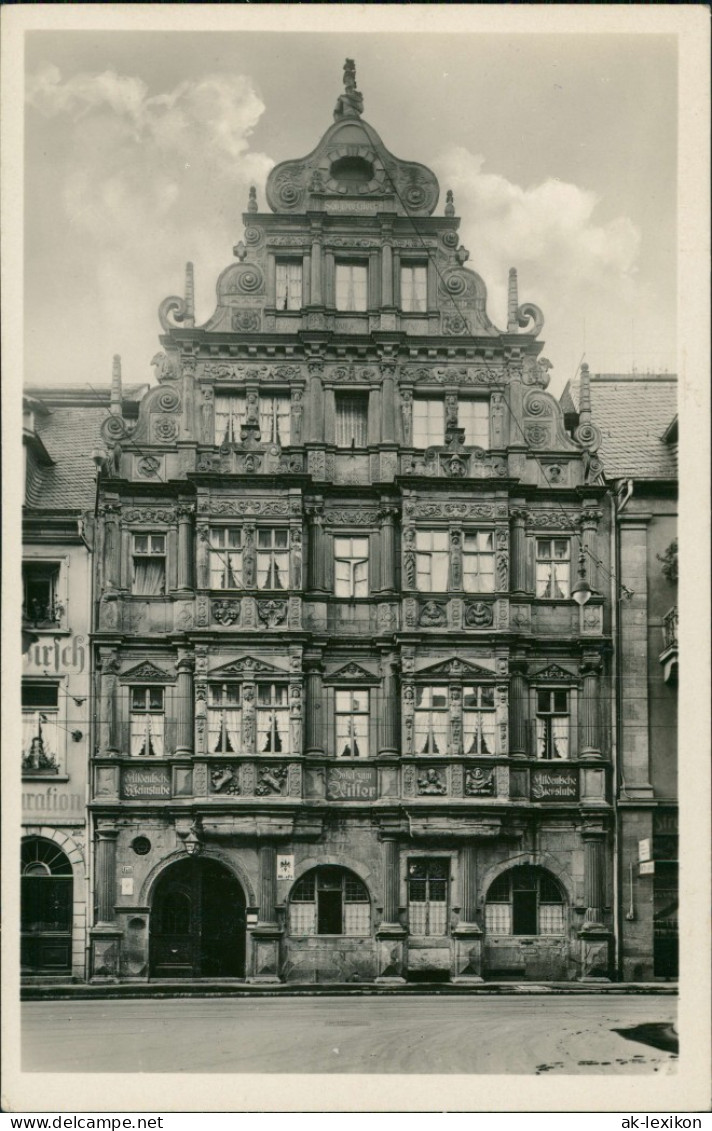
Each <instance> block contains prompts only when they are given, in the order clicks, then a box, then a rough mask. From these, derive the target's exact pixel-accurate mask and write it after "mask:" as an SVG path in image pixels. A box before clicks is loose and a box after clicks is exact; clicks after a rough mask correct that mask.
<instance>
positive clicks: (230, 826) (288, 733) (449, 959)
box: [90, 61, 614, 983]
mask: <svg viewBox="0 0 712 1131" xmlns="http://www.w3.org/2000/svg"><path fill="white" fill-rule="evenodd" d="M344 82H345V88H344V91H343V93H341V94H340V95H339V97H338V100H337V105H336V109H335V111H334V121H333V124H332V125H330V126H329V128H328V129H327V130H326V132H325V134H324V135H323V137H322V138H321V139H320V140H319V142H318V144H317V145H316V148H315V149H314V150H313V151H312V152H311V153H310V154H308V155H306V156H304V157H298V158H297V159H296V160H287V161H284V162H283V163H281V164H279V165H277V166H276V167H275V168H274V169H273V170H272V172H271V173H270V174H269V177H268V179H267V184H266V201H267V206H268V207H267V209H266V210H264V211H261V210H260V206H259V203H258V195H257V192H256V190H255V189H252V190H251V191H250V196H249V202H248V206H247V212H246V213H245V214H244V217H243V223H244V232H243V234H242V237H241V238H240V239H239V241H238V242H237V244H236V246H235V248H234V257H235V258H234V262H232V263H231V264H230V265H229V266H227V267H226V268H225V270H224V271H223V272H222V274H221V275H220V277H219V279H218V282H217V306H216V309H215V312H214V313H213V314H212V315H211V317H210V318H209V319H208V320H207V322H205V323H204V324H202V325H197V324H196V321H195V312H194V302H193V277H192V267H190V266H189V268H188V270H187V273H186V287H185V295H184V297H182V298H179V297H172V298H169V299H166V300H165V302H164V303H163V304H162V306H161V308H160V312H159V314H160V320H161V325H162V328H163V334H162V337H161V343H162V352H160V353H159V354H157V355H156V357H155V358H154V359H153V364H154V365H155V367H156V376H157V384H156V386H155V387H153V388H151V389H150V391H149V392H148V393H147V394H146V396H145V397H144V398H143V399H142V400H141V402H140V405H139V411H138V419H137V421H136V422H135V425H134V424H133V422H132V421H130V420H127V419H126V418H125V415H122V412H121V399H122V398H121V392H120V389H119V388H118V384H117V382H118V375H117V381H116V382H115V388H114V392H113V395H112V413H111V417H110V419H109V420H108V421H107V422H106V423H105V424H104V426H103V434H104V438H105V441H106V444H107V448H108V452H107V456H106V461H105V465H104V470H103V471H102V473H101V475H100V478H99V483H98V512H97V513H98V520H97V536H96V573H95V590H94V592H95V606H94V615H95V631H94V634H93V647H94V655H95V671H96V684H95V693H96V702H97V719H98V725H97V727H96V731H95V742H94V744H93V750H92V757H91V801H90V809H91V818H92V822H93V836H94V848H95V865H94V874H95V888H96V897H95V904H96V915H95V919H94V921H93V926H92V929H91V950H92V959H91V973H92V976H94V977H98V978H101V977H109V978H117V977H120V978H123V979H145V978H147V977H157V978H170V977H189V978H190V977H192V978H201V977H202V978H205V977H237V978H242V977H245V978H248V979H250V980H253V981H264V982H270V981H277V980H285V981H307V982H320V981H325V982H328V981H331V982H336V981H338V982H343V981H353V980H363V981H366V980H374V979H380V980H382V981H392V982H396V983H397V982H399V981H402V980H406V979H411V980H413V979H428V980H432V979H450V978H451V979H453V980H465V981H466V980H468V979H474V980H477V979H480V978H483V977H484V978H487V977H507V976H508V977H516V978H536V979H560V980H571V979H578V978H607V977H610V976H612V972H613V964H614V953H613V951H614V947H613V939H614V915H613V891H614V857H613V843H614V841H613V836H614V826H613V815H614V810H613V805H612V794H611V788H612V783H611V735H612V727H611V716H610V713H609V712H608V710H607V705H608V704H609V702H610V699H611V695H612V687H613V684H612V630H613V625H612V618H611V603H610V596H609V577H610V573H611V570H612V568H613V567H612V562H611V560H610V551H611V542H612V540H611V533H610V519H611V514H610V510H609V507H608V504H607V501H606V493H607V487H606V485H605V483H604V482H603V479H602V465H601V460H600V458H599V455H598V454H597V453H598V447H599V444H600V439H601V437H600V432H599V431H598V428H597V427H596V424H595V414H594V419H593V421H592V418H591V411H590V405H589V403H588V401H587V397H588V391H587V390H588V374H587V372H584V376H583V382H582V385H583V387H582V401H581V404H580V406H578V408H579V411H578V419H577V423H576V427H575V430H574V432H573V435H572V434H570V433H569V432H568V431H567V430H566V427H565V422H564V416H563V413H562V410H561V407H560V406H559V404H558V402H557V401H556V400H555V399H554V398H553V397H552V396H551V395H550V394H549V393H548V392H547V391H546V390H547V385H548V383H549V375H548V369H549V368H550V366H549V363H548V362H546V360H545V359H544V358H541V357H540V354H541V350H542V343H541V341H540V340H539V338H538V335H539V333H540V331H541V328H542V325H543V317H542V314H541V312H540V311H539V309H538V308H537V307H536V306H534V305H532V304H531V303H523V304H520V302H519V298H518V294H517V277H516V272H515V271H514V270H512V271H511V272H510V276H509V301H508V312H507V325H506V327H505V328H503V329H498V328H497V327H496V326H495V325H494V324H493V323H492V321H491V320H490V318H489V316H488V313H487V309H486V289H485V284H484V282H483V280H482V279H481V278H480V276H479V275H478V274H477V273H476V272H475V271H474V270H472V269H471V268H470V267H469V266H467V261H468V260H469V253H468V251H467V250H466V249H465V248H464V247H463V246H462V244H461V242H460V238H459V235H458V226H459V220H458V218H457V216H456V215H455V206H454V201H453V198H452V193H450V192H448V193H447V194H446V200H445V204H444V207H443V206H442V205H441V206H440V208H439V209H438V201H439V196H440V190H439V186H438V182H437V180H436V178H435V176H434V174H433V173H432V172H431V171H430V170H429V169H427V168H426V167H424V166H423V165H420V164H418V163H416V162H413V161H404V160H401V159H399V158H396V157H395V156H393V154H392V153H390V152H389V150H387V149H386V148H385V146H384V144H383V142H382V141H381V139H380V138H379V136H378V134H377V133H376V132H375V130H374V129H373V128H372V127H371V126H370V125H368V124H367V123H366V122H365V121H364V120H363V118H362V116H361V115H362V110H363V99H362V96H361V94H360V93H359V91H358V90H357V88H356V80H355V73H354V69H353V64H352V63H351V61H347V64H346V67H345V70H344ZM295 112H296V111H295Z"/></svg>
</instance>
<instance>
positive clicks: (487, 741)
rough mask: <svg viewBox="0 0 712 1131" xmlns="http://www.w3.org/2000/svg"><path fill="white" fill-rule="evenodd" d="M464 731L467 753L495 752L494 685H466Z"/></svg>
mask: <svg viewBox="0 0 712 1131" xmlns="http://www.w3.org/2000/svg"><path fill="white" fill-rule="evenodd" d="M462 732H463V742H464V752H465V754H494V752H495V751H494V741H495V705H494V687H464V688H463V693H462Z"/></svg>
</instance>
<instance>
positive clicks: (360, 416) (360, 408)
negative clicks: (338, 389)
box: [336, 393, 368, 448]
mask: <svg viewBox="0 0 712 1131" xmlns="http://www.w3.org/2000/svg"><path fill="white" fill-rule="evenodd" d="M367 444H368V394H366V395H364V394H363V393H337V394H336V446H337V447H338V448H351V447H353V448H365V447H366V445H367Z"/></svg>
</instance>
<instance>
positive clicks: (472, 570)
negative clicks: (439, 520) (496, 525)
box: [462, 530, 494, 593]
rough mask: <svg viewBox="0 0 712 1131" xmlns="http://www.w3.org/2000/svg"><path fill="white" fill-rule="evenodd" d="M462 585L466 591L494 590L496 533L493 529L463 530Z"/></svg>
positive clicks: (486, 591) (491, 591) (483, 591)
mask: <svg viewBox="0 0 712 1131" xmlns="http://www.w3.org/2000/svg"><path fill="white" fill-rule="evenodd" d="M462 587H463V589H464V590H465V592H466V593H493V592H494V534H493V532H492V531H491V530H465V531H463V535H462Z"/></svg>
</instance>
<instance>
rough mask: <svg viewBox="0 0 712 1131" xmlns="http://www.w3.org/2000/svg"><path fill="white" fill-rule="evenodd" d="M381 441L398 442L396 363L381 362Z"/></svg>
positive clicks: (385, 442) (383, 442)
mask: <svg viewBox="0 0 712 1131" xmlns="http://www.w3.org/2000/svg"><path fill="white" fill-rule="evenodd" d="M380 368H381V381H382V384H381V443H382V444H395V442H396V365H395V362H394V361H382V362H381V366H380Z"/></svg>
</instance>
